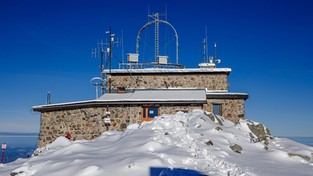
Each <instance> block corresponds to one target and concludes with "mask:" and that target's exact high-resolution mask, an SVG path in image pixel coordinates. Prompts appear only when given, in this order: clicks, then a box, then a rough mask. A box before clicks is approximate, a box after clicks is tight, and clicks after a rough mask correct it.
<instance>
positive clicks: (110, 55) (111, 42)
mask: <svg viewBox="0 0 313 176" xmlns="http://www.w3.org/2000/svg"><path fill="white" fill-rule="evenodd" d="M108 32H109V35H110V48H109V67H110V68H109V93H111V73H112V48H113V41H114V34H112V29H111V27H110V30H109V31H108Z"/></svg>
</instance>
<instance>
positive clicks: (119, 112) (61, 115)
mask: <svg viewBox="0 0 313 176" xmlns="http://www.w3.org/2000/svg"><path fill="white" fill-rule="evenodd" d="M199 108H200V109H201V108H202V105H181V106H173V105H160V106H159V112H160V114H175V113H176V112H177V111H179V110H185V111H191V110H193V109H199ZM108 111H109V112H110V119H111V125H110V126H108V127H107V126H105V124H104V121H103V119H104V117H105V116H106V112H108ZM141 117H142V106H141V105H128V106H118V105H117V106H114V107H113V106H112V107H97V108H77V109H71V110H58V111H51V112H42V113H41V119H40V122H41V124H40V135H39V141H38V146H39V147H44V146H45V145H46V144H48V143H51V142H52V141H54V140H55V139H56V138H58V137H60V136H66V134H71V140H82V139H86V140H91V139H94V138H96V137H98V136H100V135H101V134H102V133H103V132H105V131H106V130H107V128H108V130H124V129H125V128H126V127H127V126H128V125H129V124H131V123H140V122H141Z"/></svg>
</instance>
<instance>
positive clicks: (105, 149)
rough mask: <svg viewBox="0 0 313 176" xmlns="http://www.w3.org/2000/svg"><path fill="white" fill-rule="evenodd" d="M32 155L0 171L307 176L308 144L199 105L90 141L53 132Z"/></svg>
mask: <svg viewBox="0 0 313 176" xmlns="http://www.w3.org/2000/svg"><path fill="white" fill-rule="evenodd" d="M230 146H236V147H237V148H236V149H237V150H236V149H234V150H235V151H237V152H234V151H233V150H232V149H231V148H230ZM240 148H241V149H242V150H240ZM36 155H37V156H33V157H31V158H29V159H18V160H17V161H15V162H12V163H9V164H4V165H0V175H1V176H5V175H10V174H11V175H17V176H58V175H68V176H69V175H71V176H74V175H75V176H97V175H99V176H100V175H101V176H104V175H108V176H112V175H114V176H125V175H131V176H132V175H134V176H148V175H164V176H166V175H180V176H181V175H223V176H227V175H240V176H244V175H249V176H250V175H262V176H265V175H268V176H273V175H284V176H294V175H297V176H299V175H313V159H312V157H313V156H312V155H313V147H310V146H306V145H303V144H299V143H296V142H293V141H291V140H288V139H285V138H273V137H270V136H269V134H268V131H267V130H266V128H265V127H263V126H262V125H258V123H256V122H252V121H249V120H241V121H240V122H239V123H236V124H234V123H232V122H230V121H228V120H225V119H224V118H223V117H219V116H215V115H213V114H211V113H208V112H203V111H202V110H194V111H193V112H191V113H188V114H187V113H182V112H179V113H177V114H175V115H162V116H160V117H156V118H155V119H154V120H153V121H152V122H145V123H142V124H140V125H138V124H132V125H130V126H128V128H127V130H125V131H124V132H117V131H109V132H105V133H103V134H102V136H100V137H98V138H97V139H94V140H92V141H74V142H73V141H69V140H67V139H66V138H64V137H59V138H58V139H57V140H56V141H54V142H53V143H52V144H49V145H47V146H46V147H45V148H41V149H37V153H36ZM300 156H301V157H300ZM167 168H170V169H167ZM175 171H180V173H178V172H175ZM187 171H189V174H188V173H187ZM192 171H197V172H198V173H196V172H194V173H192ZM190 173H192V174H190ZM200 173H201V174H200Z"/></svg>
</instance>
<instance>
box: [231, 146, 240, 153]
mask: <svg viewBox="0 0 313 176" xmlns="http://www.w3.org/2000/svg"><path fill="white" fill-rule="evenodd" d="M230 148H231V149H232V150H233V151H234V152H236V153H241V151H242V147H241V146H240V145H238V144H233V145H231V146H230Z"/></svg>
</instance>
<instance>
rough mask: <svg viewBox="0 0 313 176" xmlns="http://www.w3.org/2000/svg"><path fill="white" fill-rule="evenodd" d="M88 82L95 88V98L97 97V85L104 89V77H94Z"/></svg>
mask: <svg viewBox="0 0 313 176" xmlns="http://www.w3.org/2000/svg"><path fill="white" fill-rule="evenodd" d="M90 84H91V85H93V86H95V88H96V98H98V97H99V87H100V88H101V90H102V89H105V79H103V78H100V77H94V78H92V79H91V80H90Z"/></svg>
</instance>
